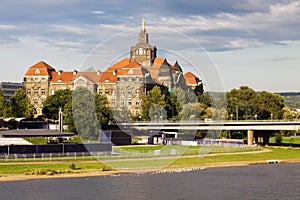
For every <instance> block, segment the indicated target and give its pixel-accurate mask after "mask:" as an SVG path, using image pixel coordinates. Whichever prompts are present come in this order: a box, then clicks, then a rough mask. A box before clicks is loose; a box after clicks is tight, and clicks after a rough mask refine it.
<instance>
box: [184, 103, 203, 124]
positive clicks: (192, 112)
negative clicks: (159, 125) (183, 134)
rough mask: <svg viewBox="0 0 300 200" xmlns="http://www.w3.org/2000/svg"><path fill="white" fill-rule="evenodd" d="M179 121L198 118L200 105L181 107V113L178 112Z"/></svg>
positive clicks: (192, 104)
mask: <svg viewBox="0 0 300 200" xmlns="http://www.w3.org/2000/svg"><path fill="white" fill-rule="evenodd" d="M180 116H181V119H183V120H196V119H198V118H199V116H200V105H199V103H188V104H185V105H183V108H182V111H181V112H180Z"/></svg>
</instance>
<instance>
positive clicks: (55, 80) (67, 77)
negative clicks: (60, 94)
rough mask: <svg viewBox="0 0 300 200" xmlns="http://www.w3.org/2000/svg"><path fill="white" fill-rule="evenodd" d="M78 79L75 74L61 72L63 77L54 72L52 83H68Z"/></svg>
mask: <svg viewBox="0 0 300 200" xmlns="http://www.w3.org/2000/svg"><path fill="white" fill-rule="evenodd" d="M75 77H76V75H74V74H73V72H61V75H59V72H53V73H52V79H51V82H52V83H68V82H70V81H71V80H73V79H74V78H75Z"/></svg>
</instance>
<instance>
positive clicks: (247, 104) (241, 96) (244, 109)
mask: <svg viewBox="0 0 300 200" xmlns="http://www.w3.org/2000/svg"><path fill="white" fill-rule="evenodd" d="M226 98H227V103H228V105H227V112H228V114H229V115H230V114H232V115H233V119H236V113H238V118H239V119H242V120H245V119H254V116H255V115H257V114H258V109H259V108H258V105H257V102H259V101H258V96H257V94H256V92H255V91H254V90H253V89H251V88H249V87H247V86H241V87H240V88H239V89H233V90H231V91H230V92H228V93H227V94H226Z"/></svg>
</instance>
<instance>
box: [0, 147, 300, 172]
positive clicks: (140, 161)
mask: <svg viewBox="0 0 300 200" xmlns="http://www.w3.org/2000/svg"><path fill="white" fill-rule="evenodd" d="M148 147H149V148H150V149H149V150H151V151H153V150H159V149H162V148H164V147H163V146H148ZM122 148H125V147H122ZM127 148H128V149H134V147H127ZM145 148H146V147H145V146H144V147H143V146H136V149H135V150H136V151H146V149H145ZM223 148H224V147H223ZM125 149H126V148H125ZM128 149H126V150H128ZM189 149H190V150H191V151H194V150H195V151H197V152H198V155H199V147H198V149H197V148H196V147H189V148H188V150H189ZM266 149H267V150H270V151H265V152H259V151H257V152H256V151H253V150H252V152H248V153H247V152H246V153H245V152H244V153H241V154H236V153H237V152H232V153H234V154H230V153H226V154H224V153H220V152H218V151H220V149H218V148H217V150H212V152H214V151H215V152H216V153H217V154H214V155H207V156H203V157H200V156H196V155H195V156H192V157H190V156H182V157H176V156H175V157H160V156H158V157H150V158H149V157H146V158H145V157H142V158H121V159H118V158H119V157H118V156H116V157H115V159H111V160H106V161H105V162H103V163H104V164H103V163H101V162H99V161H97V160H91V159H86V160H82V159H80V158H76V160H75V159H74V158H68V160H61V161H58V160H54V161H49V160H47V161H44V162H43V161H41V160H35V162H32V160H27V162H21V163H13V162H12V163H5V162H3V161H2V162H1V163H0V174H26V173H29V174H34V173H35V172H36V171H41V170H42V171H44V172H47V171H50V172H51V171H52V172H55V173H60V172H62V173H81V172H87V171H93V170H98V171H103V170H110V168H115V169H117V170H118V169H119V170H124V169H151V168H156V169H157V168H161V167H166V166H168V167H179V168H180V167H205V166H211V165H222V164H228V163H229V164H230V163H234V164H237V163H265V162H266V160H270V159H277V160H280V161H297V162H300V149H299V148H275V147H267V148H266ZM222 151H223V152H224V149H223V150H222ZM31 162H32V163H31ZM37 162H38V163H37ZM72 163H74V164H75V167H74V169H72V167H71V164H72Z"/></svg>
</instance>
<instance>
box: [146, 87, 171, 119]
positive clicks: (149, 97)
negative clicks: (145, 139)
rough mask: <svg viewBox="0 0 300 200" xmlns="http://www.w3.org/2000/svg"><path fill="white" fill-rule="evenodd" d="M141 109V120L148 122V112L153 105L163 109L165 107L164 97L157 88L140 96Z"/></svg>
mask: <svg viewBox="0 0 300 200" xmlns="http://www.w3.org/2000/svg"><path fill="white" fill-rule="evenodd" d="M142 100H143V101H142V107H143V114H142V118H143V119H145V120H149V119H150V116H149V111H150V108H151V107H152V106H153V105H155V104H156V105H161V106H162V107H163V108H165V106H166V102H165V95H162V93H161V90H160V88H159V87H158V86H155V87H154V88H153V89H152V90H150V91H149V92H148V93H147V94H144V95H143V96H142Z"/></svg>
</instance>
